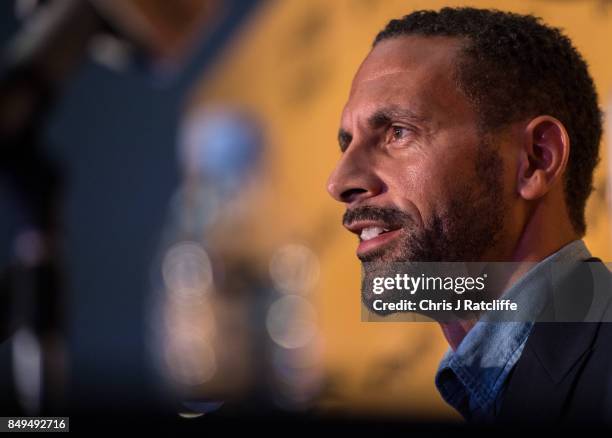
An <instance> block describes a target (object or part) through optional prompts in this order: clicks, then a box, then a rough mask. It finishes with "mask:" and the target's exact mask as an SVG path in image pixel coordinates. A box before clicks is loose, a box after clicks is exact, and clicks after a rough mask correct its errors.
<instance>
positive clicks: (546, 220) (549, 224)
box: [440, 210, 580, 350]
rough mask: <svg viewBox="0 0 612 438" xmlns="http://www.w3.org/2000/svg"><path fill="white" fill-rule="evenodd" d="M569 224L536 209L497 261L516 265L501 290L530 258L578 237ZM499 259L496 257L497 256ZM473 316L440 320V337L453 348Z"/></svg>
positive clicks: (536, 259) (539, 257) (528, 264)
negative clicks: (464, 319)
mask: <svg viewBox="0 0 612 438" xmlns="http://www.w3.org/2000/svg"><path fill="white" fill-rule="evenodd" d="M579 238H580V236H579V235H578V234H576V232H575V231H574V230H573V227H572V226H571V224H570V223H569V221H568V220H566V219H565V218H563V217H562V215H557V217H555V215H544V214H541V211H540V212H538V211H537V210H536V211H535V212H534V214H533V215H532V217H531V219H530V220H529V221H528V222H527V223H526V225H525V226H524V227H523V229H522V232H521V234H520V236H519V238H518V239H516V241H515V243H514V244H513V245H512V246H511V249H510V250H509V251H505V252H502V253H505V256H502V257H501V261H511V262H518V263H516V269H515V270H514V271H513V272H512V273H511V274H510V275H509V276H508V281H507V282H506V283H505V287H504V289H503V290H504V291H505V290H507V289H509V288H510V287H511V286H512V285H513V284H514V283H516V281H518V280H519V279H520V278H521V277H522V276H523V275H524V274H525V273H526V272H527V271H528V270H529V269H530V267H531V266H533V263H534V262H540V261H542V260H544V259H545V258H547V257H548V256H550V255H551V254H554V253H555V252H557V251H558V250H559V249H561V248H563V247H564V246H565V245H567V244H568V243H570V242H572V241H574V240H576V239H579ZM498 260H500V258H498ZM476 322H477V320H466V321H458V322H441V323H440V326H441V328H442V332H443V333H444V337H445V338H446V340H447V342H448V344H449V345H450V347H451V348H452V349H453V350H456V349H457V347H458V346H459V344H461V341H463V339H464V338H465V336H466V335H467V334H468V333H469V331H470V330H471V329H472V327H474V325H476Z"/></svg>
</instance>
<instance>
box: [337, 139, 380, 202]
mask: <svg viewBox="0 0 612 438" xmlns="http://www.w3.org/2000/svg"><path fill="white" fill-rule="evenodd" d="M356 146H357V145H351V147H349V148H348V149H347V150H346V151H345V152H344V154H343V155H342V158H341V159H340V161H339V162H338V164H337V166H336V168H335V169H334V171H333V172H332V174H331V175H330V177H329V179H328V181H327V191H328V192H329V194H330V195H331V196H332V198H334V199H335V200H336V201H338V202H343V203H345V204H349V205H350V204H357V203H359V202H363V201H364V200H366V199H369V198H372V197H374V196H376V195H379V194H380V193H382V192H383V189H384V184H383V182H382V181H381V180H380V178H379V177H378V176H377V174H376V171H375V169H374V165H373V161H372V160H371V159H370V158H371V157H369V156H368V155H367V154H366V153H364V151H362V150H359V149H358V148H357V147H356Z"/></svg>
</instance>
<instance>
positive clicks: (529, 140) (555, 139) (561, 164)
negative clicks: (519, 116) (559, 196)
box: [517, 116, 570, 200]
mask: <svg viewBox="0 0 612 438" xmlns="http://www.w3.org/2000/svg"><path fill="white" fill-rule="evenodd" d="M524 134H525V135H524V140H523V144H522V145H521V151H520V155H519V157H520V158H519V166H518V175H517V179H518V181H517V182H518V192H519V194H520V195H521V197H522V198H524V199H527V200H534V199H538V198H540V197H542V196H544V195H545V194H546V193H548V192H549V191H550V189H551V188H552V187H553V186H554V185H555V184H556V183H557V182H560V181H561V177H562V175H563V173H564V172H565V168H566V167H567V160H568V158H569V153H570V141H569V136H568V134H567V131H566V130H565V126H563V123H561V122H560V121H559V120H557V119H555V118H554V117H551V116H538V117H536V118H535V119H533V120H531V121H530V122H529V124H528V125H527V126H526V128H525V131H524Z"/></svg>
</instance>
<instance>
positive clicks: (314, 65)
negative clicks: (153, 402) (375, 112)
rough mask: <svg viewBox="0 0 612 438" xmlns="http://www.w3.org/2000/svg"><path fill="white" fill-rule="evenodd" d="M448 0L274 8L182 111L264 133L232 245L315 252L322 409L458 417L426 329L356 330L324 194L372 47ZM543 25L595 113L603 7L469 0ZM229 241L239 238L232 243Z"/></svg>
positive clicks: (354, 272) (256, 20)
mask: <svg viewBox="0 0 612 438" xmlns="http://www.w3.org/2000/svg"><path fill="white" fill-rule="evenodd" d="M446 5H448V6H459V5H465V3H461V2H454V1H447V2H440V1H405V0H404V1H393V0H385V1H376V0H352V1H351V0H333V1H329V0H282V1H275V2H270V3H267V4H264V5H262V6H261V7H260V8H259V9H258V10H257V11H256V12H255V14H254V15H253V16H252V17H251V18H250V19H249V20H248V22H247V23H246V25H244V26H243V28H242V29H241V31H240V32H239V33H238V35H237V37H236V38H235V39H234V40H233V41H232V42H231V43H230V44H229V45H228V46H227V47H226V48H225V50H224V52H223V53H222V55H221V56H220V58H219V59H218V61H217V63H216V64H215V65H214V66H213V67H212V68H211V69H209V70H208V72H207V73H206V75H205V76H204V77H203V78H202V80H201V81H200V83H199V84H198V85H197V87H196V88H195V89H194V91H193V94H192V95H191V97H190V100H189V102H187V108H188V111H191V110H193V109H195V108H197V107H200V106H205V105H211V104H213V105H214V104H222V105H224V106H227V105H237V106H239V107H243V108H247V109H248V110H250V111H251V112H253V113H254V114H256V115H257V117H258V118H259V119H260V121H261V123H263V125H264V127H265V131H266V140H267V143H266V145H267V150H266V158H267V160H266V165H265V168H264V172H263V178H262V179H261V180H260V181H259V182H258V187H257V188H256V190H257V191H258V193H259V194H258V198H257V201H256V202H255V204H254V205H256V208H254V209H252V217H251V218H250V219H249V221H248V231H247V232H245V233H244V235H243V236H242V237H241V238H240V240H239V241H240V244H241V246H244V247H247V248H248V251H250V252H252V253H254V254H259V257H260V258H261V259H262V260H267V257H268V256H269V254H270V251H272V250H273V248H274V247H275V246H277V245H279V244H282V243H283V242H302V243H304V244H306V245H308V246H310V247H311V248H313V249H314V251H315V252H316V253H317V255H318V257H319V260H320V264H321V277H320V280H319V283H318V286H317V288H316V290H315V291H314V292H313V295H312V300H313V302H314V304H315V306H316V308H317V310H318V316H319V326H320V330H321V334H322V338H323V340H324V347H325V349H324V351H325V354H324V368H325V373H326V375H327V376H331V378H332V379H333V382H334V385H333V388H332V389H330V391H329V392H330V393H329V394H327V398H326V399H325V400H326V401H325V406H324V407H325V408H327V409H332V410H340V411H352V412H357V413H359V412H370V413H372V412H373V413H390V414H401V415H404V416H415V417H418V418H421V419H423V418H424V419H428V418H431V419H436V418H437V419H439V418H457V415H456V414H455V413H454V412H453V411H452V410H451V409H450V408H448V407H447V406H445V404H444V403H443V401H442V400H441V399H440V397H439V395H438V394H437V392H436V390H435V387H434V385H433V378H434V374H435V370H436V366H437V363H438V361H439V359H440V357H441V356H442V354H443V352H444V351H445V349H446V344H445V341H444V339H443V337H442V335H441V332H440V330H439V327H438V326H437V325H436V324H433V323H364V322H361V318H360V300H359V279H360V271H359V264H358V260H357V259H356V257H355V255H354V251H355V248H356V240H355V239H354V238H353V237H352V236H350V235H349V233H347V232H346V231H345V230H344V229H343V228H342V227H341V226H340V218H341V215H342V213H343V208H342V207H341V206H340V205H339V204H337V203H336V202H334V201H332V199H331V198H330V197H329V196H328V195H327V193H326V191H325V181H326V178H327V176H328V174H329V173H330V171H331V170H332V168H333V167H334V164H335V162H336V160H337V159H338V157H339V151H338V146H337V142H336V133H337V129H338V122H339V117H340V112H341V110H342V106H343V104H344V102H345V99H346V97H347V94H348V90H349V86H350V82H351V79H352V76H353V74H354V72H355V71H356V69H357V67H358V65H359V63H360V62H361V60H362V59H363V58H364V57H365V55H366V54H367V52H368V50H369V48H370V45H371V42H372V39H373V38H374V36H375V35H376V33H377V32H378V31H379V30H380V29H382V28H383V27H384V25H385V24H386V22H387V21H388V20H389V19H391V18H397V17H400V16H402V15H405V14H407V13H409V12H410V11H412V10H414V9H431V8H438V7H442V6H446ZM469 5H470V6H477V7H495V8H499V9H507V10H513V11H517V12H522V13H532V14H535V15H538V16H541V17H542V18H544V20H545V22H547V23H548V24H550V25H554V26H558V27H561V28H563V29H564V30H565V32H566V33H567V34H568V35H569V36H570V38H571V39H572V40H573V41H574V44H575V45H576V47H577V48H578V49H579V50H580V51H581V53H582V54H583V56H584V57H585V59H586V60H587V62H588V63H589V65H590V70H591V74H592V75H593V77H594V78H595V81H596V83H597V87H598V92H599V96H600V104H601V106H602V107H603V109H606V107H607V105H608V102H609V96H610V86H611V85H612V58H611V57H610V42H611V41H612V4H611V5H610V7H608V6H607V4H606V2H603V1H588V0H587V1H552V0H551V1H546V0H540V1H535V0H534V1H520V2H518V1H517V2H507V1H506V2H504V1H496V2H490V1H474V2H471V3H469ZM606 155H607V154H606V144H605V141H604V143H603V144H602V158H603V161H602V163H601V164H600V166H599V168H598V171H597V175H596V184H595V185H596V191H595V193H594V194H593V195H592V197H591V200H590V203H589V207H588V216H587V218H588V224H589V232H588V236H587V238H586V241H587V244H588V246H589V247H590V249H591V251H592V252H593V253H594V254H595V255H598V256H599V257H601V258H602V259H604V260H606V261H609V260H612V252H611V250H610V220H609V217H608V214H607V206H606V195H605V194H606V190H605V185H606V178H605V175H606V173H608V172H607V161H606ZM236 237H237V236H236Z"/></svg>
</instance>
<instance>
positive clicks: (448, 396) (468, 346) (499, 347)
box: [435, 240, 591, 418]
mask: <svg viewBox="0 0 612 438" xmlns="http://www.w3.org/2000/svg"><path fill="white" fill-rule="evenodd" d="M590 256H591V255H590V253H589V251H588V249H587V248H586V246H585V244H584V242H582V241H581V240H576V241H573V242H571V243H569V244H568V245H566V246H564V247H563V248H561V249H560V250H559V251H557V252H556V253H554V254H552V255H551V256H549V257H547V258H546V259H544V260H543V261H542V262H540V263H538V264H537V265H536V266H534V267H533V268H532V269H531V270H530V271H529V272H527V273H526V274H525V275H524V276H523V277H522V278H521V279H519V280H518V281H517V282H516V283H515V284H514V285H513V286H512V287H511V288H510V289H509V290H508V291H506V293H505V294H504V298H512V299H513V300H519V301H521V305H522V306H524V307H525V308H530V309H532V310H533V311H534V312H539V311H540V310H541V309H542V308H543V306H544V304H545V302H544V299H543V298H542V297H543V294H540V293H537V292H538V291H539V290H542V288H544V287H546V282H547V281H548V276H547V275H541V274H542V272H544V270H545V269H548V268H549V267H550V266H551V264H552V263H553V262H555V263H556V262H562V263H572V262H577V261H580V260H584V259H587V258H589V257H590ZM532 327H533V323H532V322H529V321H527V322H486V321H479V322H477V323H476V325H475V326H474V327H473V328H472V329H471V330H470V331H469V332H468V334H467V335H466V336H465V338H464V339H463V341H462V342H461V343H460V344H459V346H458V347H457V350H456V351H453V350H452V349H450V348H449V349H448V350H447V352H446V354H445V355H444V357H443V358H442V361H441V362H440V366H439V368H438V372H437V374H436V380H435V383H436V386H437V388H438V391H439V392H440V394H441V395H442V397H443V398H444V399H445V400H446V402H447V403H449V404H450V405H451V406H453V407H454V408H455V409H457V410H458V411H459V412H460V413H461V414H462V415H463V416H464V417H466V418H474V417H482V416H484V417H486V416H487V415H489V414H490V413H491V410H492V407H493V405H494V402H495V400H496V399H497V398H498V397H499V395H500V392H501V390H502V388H503V386H504V383H505V381H506V378H507V377H508V374H509V373H510V371H511V370H512V368H513V367H514V365H515V364H516V362H517V361H518V359H519V358H520V356H521V353H522V351H523V348H524V346H525V343H526V341H527V338H528V337H529V333H530V332H531V329H532Z"/></svg>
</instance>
